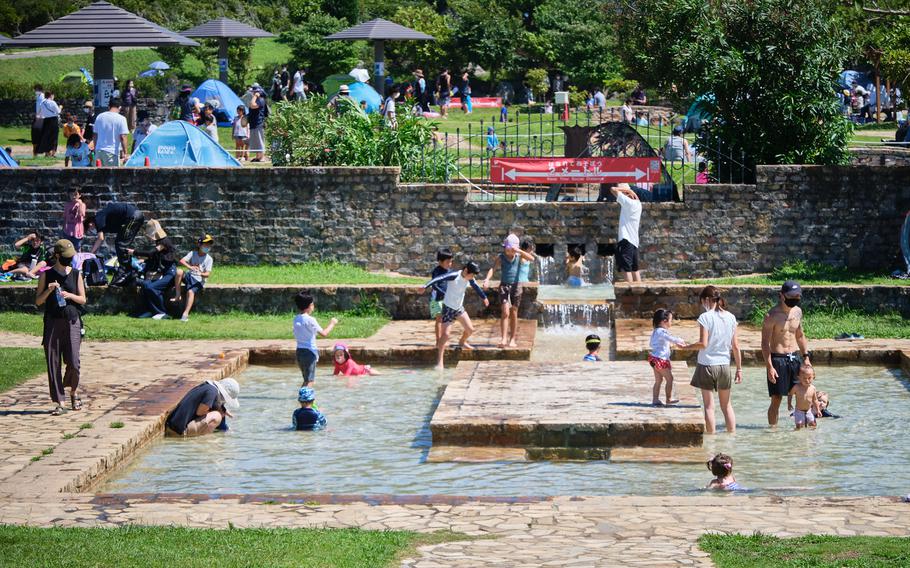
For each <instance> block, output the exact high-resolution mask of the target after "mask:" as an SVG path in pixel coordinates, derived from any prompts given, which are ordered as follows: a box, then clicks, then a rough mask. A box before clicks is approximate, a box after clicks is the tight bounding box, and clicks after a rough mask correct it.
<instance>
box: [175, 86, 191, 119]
mask: <svg viewBox="0 0 910 568" xmlns="http://www.w3.org/2000/svg"><path fill="white" fill-rule="evenodd" d="M192 92H193V88H192V87H190V86H189V85H184V86H182V87H180V94H179V95H177V98H176V99H175V100H174V112H173V115H174V116H176V117H177V119H178V120H185V121H186V122H193V103H192V102H190V94H191V93H192Z"/></svg>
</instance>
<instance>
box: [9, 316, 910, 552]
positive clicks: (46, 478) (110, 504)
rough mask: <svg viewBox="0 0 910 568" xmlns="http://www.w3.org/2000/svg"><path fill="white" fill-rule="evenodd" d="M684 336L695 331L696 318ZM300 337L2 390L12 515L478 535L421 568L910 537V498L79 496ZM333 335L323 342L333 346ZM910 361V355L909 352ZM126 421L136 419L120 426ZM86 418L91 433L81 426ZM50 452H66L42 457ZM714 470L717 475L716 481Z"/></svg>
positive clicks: (193, 345) (122, 362)
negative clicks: (765, 538) (75, 403)
mask: <svg viewBox="0 0 910 568" xmlns="http://www.w3.org/2000/svg"><path fill="white" fill-rule="evenodd" d="M639 327H640V326H639ZM648 327H650V325H648ZM626 329H627V328H624V327H622V325H620V333H619V339H618V344H621V345H625V344H626V340H625V339H624V337H623V336H624V332H623V331H622V330H626ZM677 331H680V332H681V334H684V333H686V330H685V328H684V326H680V329H678V330H677ZM487 333H488V334H489V333H491V332H490V331H488V332H487ZM492 333H495V330H494V331H493V332H492ZM648 333H650V331H648ZM687 337H688V336H687ZM383 341H386V339H383ZM38 343H39V340H38V338H35V337H28V336H22V335H17V334H9V333H2V334H0V345H2V346H26V347H28V346H30V347H37V346H38ZM288 343H290V342H285V343H283V342H274V341H262V342H257V341H210V342H179V341H169V342H168V341H163V342H149V343H142V344H138V343H87V344H86V345H85V346H84V347H83V377H84V378H83V387H84V388H83V399H84V400H85V402H86V406H85V408H84V409H83V410H82V411H79V412H71V413H69V414H66V415H64V416H60V417H53V416H50V415H49V414H48V412H49V410H50V408H51V404H50V403H49V400H48V395H47V386H46V379H45V378H44V377H38V378H35V379H33V380H30V381H26V382H25V383H23V384H22V385H20V386H18V387H16V388H14V389H12V390H10V391H7V392H5V393H3V394H0V429H2V431H3V433H4V434H3V436H2V438H0V453H2V455H3V456H4V459H3V461H2V462H0V524H6V523H13V524H29V525H37V526H118V525H125V524H159V525H174V524H179V525H183V526H194V527H217V528H225V527H227V526H229V525H233V526H235V527H279V526H281V527H311V528H312V527H361V528H364V529H407V530H415V531H421V532H431V531H438V530H451V531H456V532H460V533H463V534H465V535H467V536H466V538H467V539H468V540H466V541H460V542H452V543H442V544H436V545H429V546H424V547H421V548H420V549H419V550H418V555H417V556H416V557H415V558H411V559H407V560H405V561H403V563H402V566H406V567H410V568H432V567H449V566H451V567H456V566H457V567H459V568H461V567H464V566H472V567H473V566H515V567H521V566H608V567H609V566H649V567H661V566H668V567H670V566H673V567H675V566H711V565H712V564H711V562H710V560H709V559H708V557H707V555H706V554H705V553H703V552H701V551H700V550H699V549H698V547H697V544H696V539H697V538H698V536H699V535H701V534H703V533H705V532H708V531H723V532H741V533H746V534H751V533H752V532H753V531H761V532H765V533H768V534H774V535H777V536H782V537H788V536H796V535H801V534H807V533H823V534H836V535H860V534H861V535H881V536H886V535H893V536H906V535H908V534H910V504H906V503H901V502H900V501H899V500H898V499H897V498H874V497H857V498H811V499H808V498H796V497H787V498H778V497H750V496H741V495H704V496H698V497H572V496H566V497H556V498H534V497H528V498H520V497H519V498H511V499H510V498H506V499H496V498H458V497H452V496H438V497H433V496H430V497H421V496H401V497H369V496H349V497H345V496H337V495H334V496H325V495H322V496H319V495H312V496H310V495H293V496H274V495H262V496H207V495H178V494H163V495H93V494H91V493H76V492H74V491H85V490H89V489H90V488H91V487H92V486H93V483H96V482H97V480H98V477H99V476H100V475H101V474H102V473H103V472H104V471H106V470H108V469H110V468H114V467H116V465H117V464H118V463H120V462H122V461H124V460H127V459H129V457H130V455H131V454H132V452H134V451H135V450H136V448H137V447H138V446H140V445H141V444H142V443H143V442H144V441H147V440H148V439H151V438H153V437H155V436H157V435H160V431H161V419H162V416H163V412H165V411H166V409H167V408H168V407H169V406H170V405H172V404H173V403H174V402H175V401H176V400H177V399H179V397H180V396H182V394H183V392H185V390H187V389H188V388H190V387H192V386H193V385H195V384H197V383H198V382H199V381H201V380H204V379H208V378H218V377H221V376H224V375H226V374H229V373H231V372H233V371H234V370H235V369H237V368H239V367H241V366H242V365H244V364H245V363H246V359H247V358H248V357H249V353H250V350H252V351H253V352H255V351H256V350H257V349H263V350H269V349H273V350H279V351H280V350H283V349H286V345H287V344H288ZM331 343H332V341H331V340H329V341H324V342H322V343H321V346H322V347H330V345H331ZM350 343H352V344H353V343H357V342H355V341H350ZM874 343H875V344H876V345H877V346H878V345H879V344H881V345H880V347H876V348H879V349H896V348H897V347H895V342H874ZM364 345H366V344H365V343H364ZM838 345H839V344H838ZM901 345H902V344H901ZM380 347H382V348H387V345H381V346H380ZM845 348H847V349H853V348H855V347H854V346H851V345H848V346H845ZM815 349H816V346H815V343H814V342H813V350H815ZM903 357H904V361H905V362H906V361H908V357H907V355H904V356H903ZM117 422H122V423H123V427H122V428H113V427H112V425H117V424H116V423H117ZM82 424H91V425H92V428H90V429H83V430H80V429H79V427H80V425H82ZM45 449H52V450H53V452H52V453H47V454H46V455H42V456H41V457H40V459H37V460H35V461H32V459H33V458H38V456H39V455H41V454H42V450H45ZM631 458H632V459H634V456H631ZM707 477H708V476H707V472H706V480H705V481H706V482H707Z"/></svg>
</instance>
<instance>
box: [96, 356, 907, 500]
mask: <svg viewBox="0 0 910 568" xmlns="http://www.w3.org/2000/svg"><path fill="white" fill-rule="evenodd" d="M580 356H581V353H579V358H580ZM642 364H643V365H644V364H645V363H642ZM381 371H382V372H383V373H384V374H383V375H382V376H378V377H357V378H349V379H338V378H334V377H332V376H331V375H330V373H331V370H330V368H326V367H320V369H319V373H318V375H317V376H318V380H317V386H318V389H317V392H318V397H319V398H318V401H317V402H318V405H319V408H320V409H321V410H322V411H323V412H324V413H325V414H326V415H327V417H328V423H329V428H328V429H327V430H325V431H323V432H293V431H290V429H289V425H290V419H291V413H292V411H293V410H294V409H295V408H296V407H297V406H298V405H297V403H296V400H295V398H296V391H297V388H298V387H299V382H300V373H299V371H298V370H297V369H296V368H289V367H262V366H253V367H250V368H249V369H247V370H246V371H244V372H243V373H241V374H240V375H239V376H238V377H237V379H238V381H239V382H240V384H241V402H242V405H243V406H242V408H241V412H240V413H239V415H238V416H237V417H236V418H235V419H233V420H232V421H231V424H230V427H231V429H230V431H229V432H228V433H226V434H216V435H213V436H209V437H207V438H197V439H190V440H174V439H162V440H159V441H157V442H155V443H154V444H153V445H152V446H151V447H150V448H148V449H147V450H146V451H145V452H144V453H142V454H141V455H140V456H138V457H137V458H136V460H135V461H134V462H133V463H132V464H131V465H130V466H129V467H128V468H127V469H125V470H123V471H122V472H121V473H120V474H119V476H118V477H116V478H114V479H112V480H110V481H109V482H108V483H107V484H106V485H105V486H103V487H102V488H101V491H102V492H107V493H133V492H189V493H276V492H280V493H335V494H378V493H387V494H421V495H429V494H448V495H473V496H478V495H487V496H531V495H535V496H543V495H692V494H695V493H697V492H699V491H700V488H701V487H703V486H704V485H705V484H706V483H707V482H708V481H709V480H710V478H711V475H710V473H709V472H708V471H707V469H706V468H705V466H704V465H698V464H694V465H693V464H688V465H687V464H649V463H610V462H603V461H591V462H516V463H508V462H501V463H483V464H466V463H427V462H426V461H425V460H426V456H427V453H428V451H429V449H430V445H431V440H430V432H429V420H430V417H431V416H432V412H433V408H434V405H435V403H436V401H437V400H438V397H439V395H440V393H441V389H442V388H443V387H444V386H445V377H441V376H439V375H437V374H435V373H432V372H430V371H427V370H423V369H421V370H408V369H402V368H389V367H385V368H381ZM594 372H596V364H594V363H592V373H594ZM817 372H818V380H817V384H818V387H819V388H820V389H821V390H825V391H827V392H829V393H830V396H831V410H832V412H834V413H836V414H840V415H841V416H842V418H839V419H822V420H821V421H820V422H819V428H818V430H815V431H800V432H795V431H793V426H792V419H790V418H788V417H787V416H786V415H785V413H784V412H781V425H780V427H779V428H778V429H776V430H771V429H769V428H768V427H767V420H766V409H767V401H768V398H767V391H766V387H765V379H764V370H763V369H758V368H750V369H747V370H746V373H745V380H744V383H743V384H742V385H736V386H735V387H734V395H733V400H734V405H735V409H736V413H737V419H738V422H739V430H738V431H737V433H736V434H735V435H729V434H719V435H717V436H709V437H706V439H705V440H706V441H705V444H704V448H703V449H704V454H705V457H706V458H707V457H708V456H709V455H710V454H713V453H714V452H717V451H723V452H726V453H729V454H730V455H732V456H733V458H734V462H735V468H734V469H735V474H736V477H737V479H738V480H739V482H740V483H741V484H742V485H744V486H746V487H749V488H751V489H753V490H754V491H755V493H757V494H780V495H819V496H831V495H899V494H906V492H907V491H908V488H910V453H908V451H907V440H906V435H905V432H906V428H905V422H906V420H907V418H908V417H910V382H908V380H907V379H906V378H905V377H904V376H903V375H902V374H901V372H900V371H899V370H896V369H886V368H881V367H859V366H851V367H818V368H817ZM450 374H451V371H447V373H446V376H450ZM592 380H593V375H592ZM677 384H678V385H682V386H680V387H679V388H691V387H689V386H688V378H687V377H677ZM722 422H723V418H722V417H720V416H719V417H718V424H719V426H721V427H722Z"/></svg>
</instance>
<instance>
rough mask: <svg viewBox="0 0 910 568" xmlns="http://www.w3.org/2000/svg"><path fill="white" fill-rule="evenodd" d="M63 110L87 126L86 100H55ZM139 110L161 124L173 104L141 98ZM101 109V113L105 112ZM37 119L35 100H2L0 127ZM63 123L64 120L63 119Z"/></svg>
mask: <svg viewBox="0 0 910 568" xmlns="http://www.w3.org/2000/svg"><path fill="white" fill-rule="evenodd" d="M54 100H56V101H57V104H58V105H60V108H61V109H62V115H63V116H65V115H66V113H68V112H71V113H74V114H75V115H76V122H77V123H78V124H80V125H83V124H85V113H84V112H83V111H82V105H84V104H85V101H87V100H90V98H85V99H54ZM137 109H138V110H147V111H148V112H149V116H151V117H152V122H154V123H156V124H161V123H162V122H164V121H165V120H166V119H167V115H168V113H169V112H170V109H171V103H169V102H168V101H165V100H162V99H151V98H141V99H139V101H138V105H137ZM105 110H107V109H106V108H105V109H99V112H101V111H105ZM34 117H35V101H34V99H29V100H23V99H0V126H31V124H32V121H33V120H34ZM61 121H62V119H61Z"/></svg>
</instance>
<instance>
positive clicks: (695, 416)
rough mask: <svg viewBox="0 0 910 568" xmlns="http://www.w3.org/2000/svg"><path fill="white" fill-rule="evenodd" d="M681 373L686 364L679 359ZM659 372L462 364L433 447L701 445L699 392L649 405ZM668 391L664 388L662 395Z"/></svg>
mask: <svg viewBox="0 0 910 568" xmlns="http://www.w3.org/2000/svg"><path fill="white" fill-rule="evenodd" d="M678 366H679V367H681V368H680V369H679V372H680V374H681V375H682V376H685V375H686V374H687V371H686V369H685V363H681V364H678ZM653 384H654V375H653V373H652V372H651V369H650V368H648V367H647V366H646V365H641V364H639V363H637V362H632V361H605V362H603V363H597V364H593V363H585V362H581V363H578V362H576V363H529V362H525V361H521V362H516V361H489V362H487V361H484V362H480V363H476V362H462V363H461V364H459V365H458V368H457V369H456V371H455V374H454V376H453V377H452V379H451V380H450V381H449V382H448V384H447V385H446V390H445V393H444V394H443V396H442V399H441V400H440V401H439V405H438V406H437V408H436V412H435V413H434V415H433V418H432V420H431V422H430V429H431V430H432V432H433V442H434V444H437V443H442V444H451V445H462V446H532V447H543V448H564V447H571V448H610V447H614V446H689V445H701V441H702V434H703V433H704V418H703V417H702V412H701V408H700V407H699V405H698V401H697V399H696V397H695V389H693V388H692V387H689V386H688V385H677V386H676V396H677V397H679V398H680V404H677V405H674V406H672V407H669V408H655V407H653V406H651V387H652V385H653ZM661 396H663V393H661Z"/></svg>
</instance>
